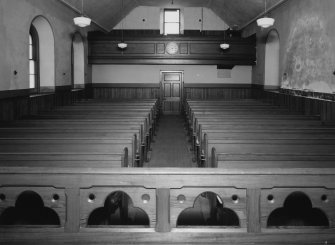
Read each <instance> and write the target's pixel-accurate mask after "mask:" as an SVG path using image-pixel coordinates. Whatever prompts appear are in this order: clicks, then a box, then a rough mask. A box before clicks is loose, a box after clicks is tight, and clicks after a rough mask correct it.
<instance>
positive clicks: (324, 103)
mask: <svg viewBox="0 0 335 245" xmlns="http://www.w3.org/2000/svg"><path fill="white" fill-rule="evenodd" d="M252 96H253V98H255V99H260V100H263V101H265V102H268V103H271V104H274V105H279V106H282V107H286V108H288V109H289V111H290V112H292V113H298V114H304V115H319V116H320V119H321V121H322V122H323V123H324V124H334V123H335V96H334V95H333V94H319V93H313V94H310V93H308V92H304V91H289V90H284V89H281V90H280V91H267V90H264V89H263V87H262V86H260V85H253V89H252ZM314 96H316V97H314Z"/></svg>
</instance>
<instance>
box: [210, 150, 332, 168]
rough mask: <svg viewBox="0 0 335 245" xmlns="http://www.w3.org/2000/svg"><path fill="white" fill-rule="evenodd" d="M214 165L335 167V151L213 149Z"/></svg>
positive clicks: (240, 166) (241, 166)
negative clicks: (301, 151)
mask: <svg viewBox="0 0 335 245" xmlns="http://www.w3.org/2000/svg"><path fill="white" fill-rule="evenodd" d="M211 154H212V159H213V167H214V168H225V169H237V168H240V169H269V168H280V169H292V168H301V169H313V168H315V169H322V168H334V167H335V153H332V152H329V153H328V154H319V155H318V154H309V153H305V154H304V155H301V154H294V153H291V154H285V153H265V154H264V153H246V154H243V153H241V154H238V153H236V154H229V153H227V154H225V153H220V154H216V152H215V151H212V153H211Z"/></svg>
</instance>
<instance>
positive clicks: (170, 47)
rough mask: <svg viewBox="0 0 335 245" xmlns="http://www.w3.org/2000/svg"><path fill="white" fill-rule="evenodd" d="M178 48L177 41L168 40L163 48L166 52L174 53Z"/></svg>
mask: <svg viewBox="0 0 335 245" xmlns="http://www.w3.org/2000/svg"><path fill="white" fill-rule="evenodd" d="M178 48H179V47H178V44H177V43H175V42H169V43H168V44H166V48H165V50H166V52H167V53H168V54H176V53H178Z"/></svg>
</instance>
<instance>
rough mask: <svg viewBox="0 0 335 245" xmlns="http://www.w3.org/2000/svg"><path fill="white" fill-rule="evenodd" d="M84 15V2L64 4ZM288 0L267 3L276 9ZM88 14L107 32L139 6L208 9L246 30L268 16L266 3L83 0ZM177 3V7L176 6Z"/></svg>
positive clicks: (71, 0)
mask: <svg viewBox="0 0 335 245" xmlns="http://www.w3.org/2000/svg"><path fill="white" fill-rule="evenodd" d="M60 1H61V2H63V3H65V4H66V5H67V6H69V7H71V8H73V9H74V10H75V11H77V12H81V8H82V7H81V0H60ZM285 1H286V0H267V9H270V10H271V9H272V8H274V7H276V6H278V5H279V4H281V3H283V2H285ZM83 3H84V13H85V15H87V16H88V17H90V18H91V19H92V20H93V21H94V22H95V23H96V24H98V25H99V26H100V27H102V28H103V29H104V30H105V31H111V30H112V29H113V28H114V26H115V25H117V24H118V23H119V22H120V21H121V19H122V17H123V16H126V15H127V14H128V13H130V12H131V11H132V10H133V9H134V8H136V7H138V6H158V7H170V8H171V7H175V8H178V7H207V8H209V9H211V10H212V11H213V12H214V13H216V14H217V15H218V16H219V17H220V18H221V19H222V20H223V21H224V22H225V23H227V24H228V25H229V26H230V27H234V26H235V27H237V28H238V29H240V28H243V27H244V26H245V25H247V24H248V23H250V22H251V21H253V20H255V19H256V18H257V17H259V16H260V15H262V14H263V13H264V7H265V6H264V0H123V11H121V10H122V0H83ZM172 3H173V4H172Z"/></svg>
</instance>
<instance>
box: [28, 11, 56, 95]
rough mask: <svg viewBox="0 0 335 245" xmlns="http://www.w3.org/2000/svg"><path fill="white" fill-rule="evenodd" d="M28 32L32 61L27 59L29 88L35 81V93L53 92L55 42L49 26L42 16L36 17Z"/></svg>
mask: <svg viewBox="0 0 335 245" xmlns="http://www.w3.org/2000/svg"><path fill="white" fill-rule="evenodd" d="M30 30H31V31H30V37H31V41H32V42H31V43H32V46H31V47H32V49H31V51H32V56H31V57H32V59H29V62H30V65H29V76H30V75H31V76H30V78H29V79H30V86H29V87H31V88H33V82H34V81H35V90H37V91H36V92H41V93H44V92H47V93H48V92H54V91H55V41H54V34H53V31H52V28H51V25H50V23H49V21H48V20H47V19H46V18H44V17H43V16H37V17H36V18H35V19H34V20H33V21H32V23H31V27H30ZM34 33H35V34H34ZM34 53H35V55H34ZM29 55H30V54H29ZM29 58H30V56H29ZM30 60H31V61H30ZM33 66H34V67H33ZM33 68H34V69H33ZM36 82H38V83H36Z"/></svg>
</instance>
